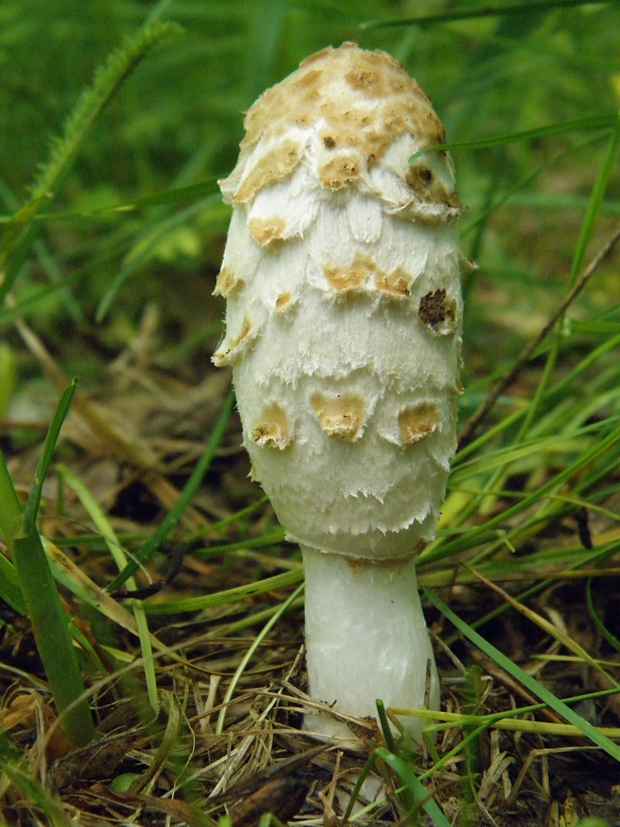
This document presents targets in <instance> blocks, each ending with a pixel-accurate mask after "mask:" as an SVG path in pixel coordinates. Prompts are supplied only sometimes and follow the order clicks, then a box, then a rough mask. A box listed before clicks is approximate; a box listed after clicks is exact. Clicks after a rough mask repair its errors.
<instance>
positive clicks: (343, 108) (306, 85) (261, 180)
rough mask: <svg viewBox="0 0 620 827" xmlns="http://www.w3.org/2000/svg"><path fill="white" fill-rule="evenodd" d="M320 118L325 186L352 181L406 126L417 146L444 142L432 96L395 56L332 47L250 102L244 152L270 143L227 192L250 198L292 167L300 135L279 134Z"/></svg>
mask: <svg viewBox="0 0 620 827" xmlns="http://www.w3.org/2000/svg"><path fill="white" fill-rule="evenodd" d="M319 122H321V136H322V141H323V145H324V148H325V149H326V150H328V153H327V156H326V157H325V158H319V160H318V173H319V177H320V179H321V181H322V182H323V183H324V185H325V186H326V187H328V188H330V189H338V188H340V187H343V186H346V185H348V184H351V183H353V182H354V181H355V180H356V179H357V178H358V177H359V176H360V175H361V174H362V173H363V172H364V171H365V168H366V166H367V165H371V164H373V163H376V162H377V161H378V160H379V159H380V158H381V156H382V155H383V153H384V152H385V151H386V149H387V148H388V147H389V146H390V144H392V143H393V141H395V140H396V139H397V138H398V137H399V136H400V135H402V134H403V133H405V132H410V133H411V134H413V135H415V137H416V138H417V140H418V141H419V143H420V145H421V146H422V147H423V146H433V145H436V144H441V143H444V142H445V133H444V129H443V126H442V124H441V121H440V120H439V118H438V117H437V115H436V114H435V112H434V111H433V109H432V106H431V103H430V100H429V99H428V97H427V96H426V95H425V94H424V92H423V91H422V89H421V88H420V87H419V86H418V84H417V83H416V81H415V80H413V79H412V78H410V77H409V75H408V74H407V72H406V71H405V70H404V68H403V67H402V66H401V65H400V63H399V62H398V61H397V60H395V59H394V58H393V57H391V56H390V55H388V54H386V53H385V52H381V51H379V50H377V51H374V52H367V51H364V50H362V49H360V48H359V47H358V46H357V44H355V43H345V44H344V45H343V46H341V47H340V48H338V49H332V48H331V47H330V48H328V49H324V50H323V51H321V52H318V53H317V54H316V55H313V56H312V57H311V58H309V59H306V60H305V61H303V63H302V64H301V65H300V67H299V69H298V70H297V71H296V72H293V74H292V75H289V77H287V78H285V79H284V80H283V81H282V82H281V83H279V84H277V85H276V86H274V87H272V88H271V89H268V90H267V91H266V92H264V93H263V95H261V97H260V98H259V99H258V100H257V101H256V103H255V104H254V105H253V106H251V107H250V109H249V110H248V112H247V115H246V118H245V130H246V135H245V138H244V139H243V141H242V142H241V149H242V155H243V153H246V156H247V153H248V152H249V151H250V150H251V149H252V148H254V147H255V146H256V145H257V144H258V143H259V142H261V143H266V144H271V142H272V141H273V142H274V143H273V149H269V150H268V151H267V152H266V153H265V154H264V155H263V156H262V157H261V158H260V159H259V160H257V162H256V163H255V164H254V165H253V167H252V169H251V171H250V172H249V174H248V175H247V177H246V178H245V180H243V183H242V184H241V185H240V186H239V187H238V188H237V190H236V192H235V193H234V195H233V199H232V200H233V201H234V202H245V201H249V200H252V199H253V198H254V196H255V195H256V194H257V193H258V192H259V191H260V190H261V189H263V188H264V187H266V186H268V185H270V184H274V183H276V182H277V181H280V180H282V179H283V178H285V177H286V176H287V175H289V174H290V173H291V172H293V170H294V169H295V168H296V167H297V165H298V164H299V162H300V161H301V158H302V155H303V153H304V151H305V145H304V141H305V137H304V138H302V136H301V135H290V136H287V137H286V139H284V140H282V136H284V135H285V134H286V133H287V132H288V131H289V130H290V129H291V124H296V125H297V126H298V127H301V128H307V127H308V126H311V125H312V124H315V123H319ZM335 147H338V150H346V151H348V152H347V156H346V160H345V161H343V160H338V161H334V159H333V157H332V156H331V152H329V150H332V149H334V148H335ZM334 163H335V164H336V167H337V168H334Z"/></svg>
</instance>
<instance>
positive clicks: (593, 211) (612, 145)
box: [569, 116, 620, 287]
mask: <svg viewBox="0 0 620 827" xmlns="http://www.w3.org/2000/svg"><path fill="white" fill-rule="evenodd" d="M619 142H620V116H619V117H616V123H615V125H614V130H613V132H612V134H611V138H610V140H609V143H608V144H607V147H606V150H605V154H604V156H603V161H602V163H601V165H600V167H599V170H598V174H597V176H596V181H595V182H594V187H593V189H592V193H591V194H590V200H589V202H588V209H587V210H586V214H585V218H584V220H583V223H582V225H581V230H580V232H579V239H578V240H577V246H576V248H575V253H574V256H573V263H572V266H571V272H570V281H569V287H572V286H573V285H574V284H575V282H576V281H577V276H578V275H579V271H580V270H581V265H582V264H583V260H584V258H585V255H586V250H587V249H588V244H589V243H590V240H591V238H592V233H593V232H594V225H595V224H596V220H597V218H598V216H599V213H600V211H601V206H602V204H603V199H604V197H605V192H606V190H607V185H608V184H609V179H610V177H611V173H612V171H613V168H614V162H615V160H616V155H617V153H618V143H619Z"/></svg>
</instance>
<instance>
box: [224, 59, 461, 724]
mask: <svg viewBox="0 0 620 827" xmlns="http://www.w3.org/2000/svg"><path fill="white" fill-rule="evenodd" d="M245 128H246V136H245V138H244V140H243V142H242V144H241V153H240V156H239V160H238V162H237V166H236V167H235V169H234V171H233V172H232V174H231V175H230V176H229V177H228V178H227V179H226V180H224V181H221V182H220V186H221V189H222V192H223V194H224V197H225V200H226V201H228V202H229V203H231V204H232V206H233V217H232V221H231V225H230V230H229V234H228V240H227V245H226V251H225V254H224V260H223V264H222V270H221V273H220V276H219V278H218V282H217V286H216V293H219V294H221V295H223V296H224V297H225V298H226V305H227V309H226V335H225V337H224V340H223V341H222V343H221V345H220V346H219V348H218V350H217V352H216V353H215V354H214V357H213V361H214V362H215V364H217V365H227V364H228V365H231V366H232V368H233V378H234V384H235V388H236V394H237V402H238V408H239V413H240V415H241V420H242V423H243V435H244V444H245V447H246V448H247V450H248V453H249V454H250V457H251V460H252V467H253V475H254V477H255V479H257V480H259V481H260V482H261V484H262V486H263V488H264V490H265V492H266V493H267V494H268V496H269V498H270V500H271V502H272V504H273V507H274V509H275V512H276V514H277V516H278V519H279V520H280V522H281V524H282V525H283V526H284V528H285V530H286V533H287V537H288V538H289V539H291V540H293V541H296V542H298V543H299V544H300V546H301V548H302V550H303V553H304V563H305V567H306V646H307V658H308V670H309V691H310V694H311V695H312V696H313V697H314V698H316V699H318V700H322V701H326V702H327V703H328V704H330V705H333V706H334V708H335V709H337V710H341V711H343V712H345V713H347V714H350V715H356V716H364V715H374V714H376V707H375V699H376V698H378V697H381V698H382V699H383V700H384V702H385V703H386V704H387V705H389V704H393V705H397V706H400V707H406V706H413V707H419V706H423V705H428V706H430V707H431V708H435V707H436V706H437V704H438V700H439V698H438V680H437V674H436V669H435V665H434V660H433V654H432V649H431V646H430V643H429V640H428V632H427V630H426V626H425V622H424V617H423V614H422V610H421V607H420V601H419V596H418V593H417V585H416V576H415V564H414V560H413V557H414V555H415V554H416V552H417V551H419V550H420V548H422V547H423V545H424V544H425V543H426V542H428V541H430V540H432V539H433V538H434V533H435V526H436V523H437V519H438V517H439V509H440V505H441V502H442V500H443V497H444V493H445V486H446V481H447V477H448V473H449V464H450V460H451V458H452V456H453V454H454V451H455V447H456V438H455V433H456V397H457V395H458V393H459V392H460V381H459V360H460V347H461V336H460V334H461V318H462V301H461V293H460V271H461V268H462V266H463V262H464V259H463V257H462V254H461V253H460V250H459V244H458V234H457V226H456V224H457V222H456V219H457V218H458V215H459V214H460V211H461V206H460V202H459V200H458V196H457V193H456V185H455V180H454V173H453V168H452V162H451V159H450V157H449V155H448V154H447V153H442V152H433V153H429V154H427V155H425V156H423V157H422V159H421V160H420V161H418V162H416V163H414V164H413V165H410V164H409V158H410V157H411V156H412V155H414V154H415V153H416V152H418V150H420V149H422V148H424V147H426V146H429V145H435V144H438V143H442V142H443V141H444V140H445V136H444V131H443V127H442V125H441V122H440V121H439V119H438V117H437V115H436V114H435V113H434V111H433V109H432V107H431V104H430V101H429V100H428V98H427V97H426V95H425V94H424V93H423V92H422V90H421V89H420V87H419V86H418V85H417V83H416V82H415V81H414V80H412V79H411V78H410V77H409V76H408V75H407V73H406V71H405V70H404V69H403V67H402V66H401V65H400V64H399V63H398V62H397V61H396V60H394V59H393V58H392V57H390V56H389V55H387V54H385V53H384V52H380V51H375V52H368V51H364V50H362V49H360V48H359V47H357V45H356V44H353V43H345V44H344V45H343V46H341V47H340V48H338V49H332V48H328V49H325V50H323V51H321V52H319V53H318V54H316V55H313V56H312V57H310V58H308V59H307V60H305V61H304V62H303V63H302V64H301V66H300V68H299V69H298V70H297V71H296V72H294V73H293V74H292V75H290V76H289V77H287V78H286V79H285V80H283V81H282V82H281V83H279V84H277V85H276V86H274V87H273V88H271V89H269V90H267V91H266V92H265V93H264V94H263V95H262V96H261V97H260V98H259V99H258V101H257V102H256V103H255V104H254V105H253V106H252V107H251V108H250V110H249V111H248V113H247V115H246V118H245ZM403 721H404V723H405V724H406V727H407V728H408V729H409V732H410V733H411V735H412V736H413V737H414V738H415V739H417V740H419V739H420V734H421V729H420V725H419V724H416V723H412V721H415V719H403ZM306 728H311V729H315V730H316V731H319V732H321V733H322V734H324V735H325V734H326V735H346V734H348V735H349V736H350V734H351V733H350V731H349V730H348V729H347V728H346V727H345V726H344V725H342V724H340V723H339V722H336V721H334V720H333V718H330V717H327V716H326V717H321V716H319V715H311V716H307V718H306Z"/></svg>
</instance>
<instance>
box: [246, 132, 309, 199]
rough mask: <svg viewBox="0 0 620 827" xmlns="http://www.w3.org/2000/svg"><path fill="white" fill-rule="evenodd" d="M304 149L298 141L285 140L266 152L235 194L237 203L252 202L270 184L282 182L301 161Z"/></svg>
mask: <svg viewBox="0 0 620 827" xmlns="http://www.w3.org/2000/svg"><path fill="white" fill-rule="evenodd" d="M302 154H303V147H302V146H300V144H299V143H298V142H297V141H293V140H285V141H282V142H281V143H279V144H278V145H277V146H275V147H274V148H273V149H271V150H269V151H268V152H266V153H265V154H264V155H263V157H262V158H261V159H260V161H259V162H258V163H257V164H256V165H255V167H254V168H253V169H252V172H250V174H249V175H248V177H247V178H246V179H245V181H244V182H243V184H242V185H241V186H240V187H239V189H238V190H237V192H236V193H235V201H251V200H252V199H253V198H254V196H255V195H256V193H257V192H259V191H260V190H262V189H263V188H264V187H266V186H267V185H268V184H275V183H276V181H281V180H282V178H286V176H287V175H290V173H291V172H292V171H293V170H294V169H295V167H296V166H297V164H298V163H299V162H300V160H301V156H302Z"/></svg>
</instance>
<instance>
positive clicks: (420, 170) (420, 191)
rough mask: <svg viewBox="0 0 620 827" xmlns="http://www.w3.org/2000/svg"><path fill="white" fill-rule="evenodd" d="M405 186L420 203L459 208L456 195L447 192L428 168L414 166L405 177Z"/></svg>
mask: <svg viewBox="0 0 620 827" xmlns="http://www.w3.org/2000/svg"><path fill="white" fill-rule="evenodd" d="M405 182H406V183H407V186H408V187H409V188H410V189H411V190H412V191H413V192H414V193H415V195H417V197H418V198H419V199H420V201H427V202H429V203H432V204H445V205H446V206H447V207H457V208H459V209H460V208H461V207H462V206H463V205H462V204H461V202H460V200H459V197H458V195H457V194H456V191H455V190H454V189H451V190H450V191H448V190H447V189H446V188H445V186H444V185H443V184H442V182H441V181H440V180H439V178H438V177H437V176H436V175H434V174H433V171H432V170H430V169H429V168H428V167H425V166H420V165H416V164H414V165H413V166H410V167H409V169H408V170H407V173H406V175H405Z"/></svg>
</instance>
